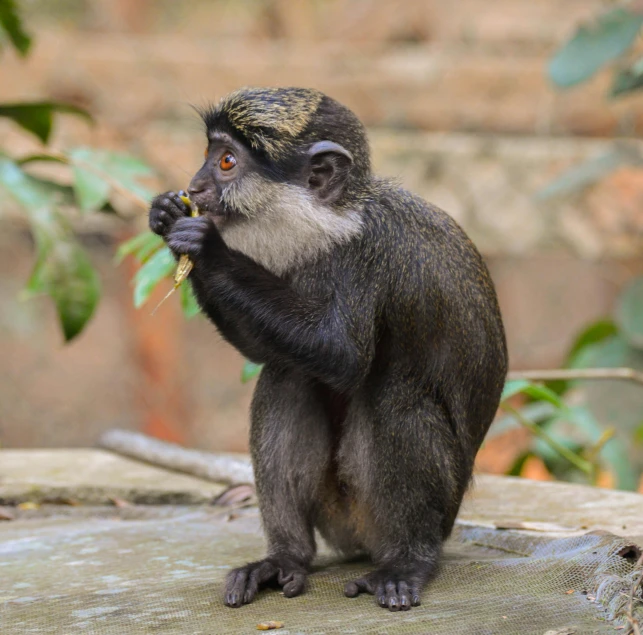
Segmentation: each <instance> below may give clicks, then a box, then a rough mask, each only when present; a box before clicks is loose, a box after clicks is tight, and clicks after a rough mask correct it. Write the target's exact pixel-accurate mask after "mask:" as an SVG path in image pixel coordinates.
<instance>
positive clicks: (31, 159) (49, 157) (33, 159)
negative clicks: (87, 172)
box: [16, 154, 69, 165]
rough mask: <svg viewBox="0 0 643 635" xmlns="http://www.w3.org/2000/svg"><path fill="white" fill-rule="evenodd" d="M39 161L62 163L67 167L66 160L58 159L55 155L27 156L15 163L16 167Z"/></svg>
mask: <svg viewBox="0 0 643 635" xmlns="http://www.w3.org/2000/svg"><path fill="white" fill-rule="evenodd" d="M39 161H44V162H53V163H63V164H64V165H67V164H68V163H69V162H68V161H67V159H66V158H64V157H60V156H58V155H55V154H29V155H27V156H26V157H22V158H20V159H18V160H17V161H16V163H17V164H18V165H27V164H29V163H37V162H39Z"/></svg>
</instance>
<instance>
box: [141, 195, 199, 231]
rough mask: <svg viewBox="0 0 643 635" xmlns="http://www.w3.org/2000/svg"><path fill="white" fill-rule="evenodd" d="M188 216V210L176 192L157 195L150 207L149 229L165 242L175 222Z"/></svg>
mask: <svg viewBox="0 0 643 635" xmlns="http://www.w3.org/2000/svg"><path fill="white" fill-rule="evenodd" d="M186 216H190V208H189V207H188V206H187V205H186V204H185V203H184V202H183V201H182V200H181V197H180V196H179V195H178V194H177V193H176V192H165V194H159V195H158V196H157V197H156V198H155V199H154V200H153V201H152V206H151V207H150V218H149V223H150V229H151V230H152V231H153V232H154V233H155V234H158V235H159V236H162V237H163V238H165V239H166V240H167V237H168V235H169V233H170V232H171V231H172V228H173V227H174V225H175V223H176V221H177V220H179V219H180V218H184V217H186Z"/></svg>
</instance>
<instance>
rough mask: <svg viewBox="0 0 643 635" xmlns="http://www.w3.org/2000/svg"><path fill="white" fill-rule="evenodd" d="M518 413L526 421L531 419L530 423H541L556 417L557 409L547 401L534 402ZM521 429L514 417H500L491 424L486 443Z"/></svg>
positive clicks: (509, 415)
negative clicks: (510, 431) (553, 416)
mask: <svg viewBox="0 0 643 635" xmlns="http://www.w3.org/2000/svg"><path fill="white" fill-rule="evenodd" d="M518 412H519V413H520V414H521V415H522V416H523V417H525V418H526V419H529V421H532V422H533V423H540V422H541V421H544V420H545V419H548V418H549V417H551V416H552V415H554V414H555V413H556V408H555V407H554V406H552V404H550V403H547V402H545V401H534V402H531V403H528V404H525V405H524V406H523V407H522V408H518ZM519 427H520V423H519V422H518V420H517V419H516V417H515V416H514V415H512V414H508V415H505V416H503V417H500V418H499V419H496V420H495V421H494V422H493V423H492V424H491V428H489V432H487V435H486V437H485V441H488V440H489V439H493V438H494V437H497V436H500V435H501V434H504V433H505V432H508V431H509V430H515V429H516V428H519Z"/></svg>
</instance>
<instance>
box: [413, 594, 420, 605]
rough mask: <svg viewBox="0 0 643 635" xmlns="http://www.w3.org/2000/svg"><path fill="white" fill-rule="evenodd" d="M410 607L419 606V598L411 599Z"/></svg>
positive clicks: (416, 596) (417, 596)
mask: <svg viewBox="0 0 643 635" xmlns="http://www.w3.org/2000/svg"><path fill="white" fill-rule="evenodd" d="M411 606H420V596H419V595H414V596H413V598H412V599H411Z"/></svg>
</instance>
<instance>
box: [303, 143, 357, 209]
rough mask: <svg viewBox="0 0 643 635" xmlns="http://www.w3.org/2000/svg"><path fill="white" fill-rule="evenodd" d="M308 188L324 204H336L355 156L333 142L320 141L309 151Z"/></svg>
mask: <svg viewBox="0 0 643 635" xmlns="http://www.w3.org/2000/svg"><path fill="white" fill-rule="evenodd" d="M308 156H309V158H310V172H309V174H308V187H309V188H310V189H311V190H312V191H313V192H314V193H315V195H316V196H317V197H318V198H319V199H320V200H321V201H322V202H323V203H334V202H335V201H336V200H337V199H338V198H339V197H340V196H341V194H342V191H343V190H344V184H345V182H346V177H347V176H348V174H349V172H350V169H351V166H352V165H353V155H352V154H351V153H350V152H349V151H348V150H346V148H343V147H342V146H340V145H339V144H338V143H334V142H333V141H318V142H317V143H314V144H313V145H312V146H311V147H310V149H309V150H308Z"/></svg>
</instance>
